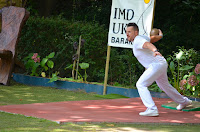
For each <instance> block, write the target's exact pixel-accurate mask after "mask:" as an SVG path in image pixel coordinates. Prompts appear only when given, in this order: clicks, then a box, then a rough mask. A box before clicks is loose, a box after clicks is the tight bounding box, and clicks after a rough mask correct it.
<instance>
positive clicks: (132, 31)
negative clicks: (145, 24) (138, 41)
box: [126, 23, 139, 41]
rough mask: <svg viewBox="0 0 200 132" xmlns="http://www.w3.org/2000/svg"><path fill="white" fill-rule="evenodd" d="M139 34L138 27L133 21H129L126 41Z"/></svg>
mask: <svg viewBox="0 0 200 132" xmlns="http://www.w3.org/2000/svg"><path fill="white" fill-rule="evenodd" d="M138 34H139V28H138V26H137V24H135V23H129V24H128V25H127V28H126V36H127V39H128V41H133V40H134V39H135V37H136V36H137V35H138Z"/></svg>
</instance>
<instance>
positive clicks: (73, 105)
mask: <svg viewBox="0 0 200 132" xmlns="http://www.w3.org/2000/svg"><path fill="white" fill-rule="evenodd" d="M154 101H155V103H156V105H157V106H158V109H159V113H160V116H159V117H143V116H139V115H138V113H139V112H141V111H145V109H146V108H145V107H144V105H143V104H142V102H141V100H140V98H128V99H105V100H87V101H66V102H53V103H35V104H23V105H6V106H0V111H4V112H9V113H16V114H22V115H25V116H32V117H37V118H44V119H47V120H51V121H56V122H58V123H65V122H116V123H169V124H171V123H194V124H196V123H197V124H200V111H191V112H184V111H177V110H171V109H166V108H163V107H161V105H162V104H165V103H168V102H171V100H170V99H164V98H154Z"/></svg>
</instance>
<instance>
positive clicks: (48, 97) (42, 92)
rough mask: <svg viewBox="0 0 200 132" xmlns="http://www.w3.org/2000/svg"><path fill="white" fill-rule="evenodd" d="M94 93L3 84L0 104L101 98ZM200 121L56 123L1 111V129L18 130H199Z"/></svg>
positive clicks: (0, 130) (67, 131) (79, 131)
mask: <svg viewBox="0 0 200 132" xmlns="http://www.w3.org/2000/svg"><path fill="white" fill-rule="evenodd" d="M99 99H102V98H101V97H99V96H96V94H95V93H89V94H88V93H85V92H84V91H81V90H77V91H67V90H61V89H56V88H49V87H35V86H26V85H22V84H18V83H16V82H14V81H12V82H11V86H3V85H0V105H11V104H30V103H44V102H58V101H77V100H99ZM199 127H200V126H199V125H191V124H185V125H173V124H171V125H169V124H168V125H167V124H166V125H164V124H120V123H105V122H103V123H66V124H57V123H55V122H51V121H48V120H45V119H38V118H33V117H26V116H23V115H17V114H10V113H5V112H0V132H5V131H6V132H18V131H26V132H27V131H30V132H32V131H38V132H45V131H48V132H49V131H52V132H61V131H62V132H63V131H66V132H73V131H76V132H77V131H78V132H84V131H94V132H95V131H104V132H120V131H124V132H133V131H134V132H137V131H138V132H144V131H147V132H180V131H181V132H197V131H199Z"/></svg>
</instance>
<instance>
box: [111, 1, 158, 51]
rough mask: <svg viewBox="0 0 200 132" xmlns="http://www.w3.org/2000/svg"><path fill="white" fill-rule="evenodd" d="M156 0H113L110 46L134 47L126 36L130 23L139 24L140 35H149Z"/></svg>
mask: <svg viewBox="0 0 200 132" xmlns="http://www.w3.org/2000/svg"><path fill="white" fill-rule="evenodd" d="M154 3H155V0H112V8H111V16H110V27H109V34H108V46H113V47H122V48H132V42H129V41H128V40H127V38H126V31H125V30H126V27H127V24H128V23H131V22H134V23H136V24H137V25H138V26H139V35H147V36H149V33H150V31H151V28H152V20H153V13H154Z"/></svg>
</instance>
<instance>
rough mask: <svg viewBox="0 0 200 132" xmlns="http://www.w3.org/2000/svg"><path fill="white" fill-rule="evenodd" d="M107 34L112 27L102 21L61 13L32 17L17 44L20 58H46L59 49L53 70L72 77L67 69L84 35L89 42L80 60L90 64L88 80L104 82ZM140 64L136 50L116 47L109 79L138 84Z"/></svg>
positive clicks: (86, 43)
mask: <svg viewBox="0 0 200 132" xmlns="http://www.w3.org/2000/svg"><path fill="white" fill-rule="evenodd" d="M107 34H108V30H107V29H105V28H104V26H100V25H99V24H98V23H92V22H88V23H86V22H81V21H77V22H72V21H68V20H65V19H62V18H61V17H51V18H41V17H30V18H29V19H28V21H27V23H26V25H25V26H24V27H23V30H22V33H21V38H20V41H19V44H18V47H17V48H18V49H17V53H18V58H19V59H20V60H22V59H23V58H24V57H26V56H28V55H29V54H30V53H38V54H39V55H40V56H41V58H45V57H46V56H47V55H49V54H50V53H51V52H55V57H54V58H52V61H53V62H54V63H55V65H54V69H53V70H51V72H52V73H53V72H55V71H59V73H60V74H59V76H61V77H71V70H67V71H66V70H64V68H65V67H66V66H67V65H70V64H72V63H73V61H72V56H73V54H75V50H74V49H73V43H74V42H78V41H79V36H80V35H81V37H82V39H85V41H86V42H85V44H84V46H83V47H82V48H81V55H80V62H85V63H89V64H90V67H89V69H88V70H87V74H88V79H87V80H88V81H96V82H103V80H104V74H105V64H106V55H107V54H106V53H107ZM136 65H139V63H138V62H137V60H136V58H135V57H133V54H132V50H130V49H122V48H112V50H111V59H110V68H109V78H108V83H109V84H113V83H114V82H118V83H120V84H123V85H130V84H131V85H132V84H134V83H135V82H136V80H137V79H138V77H139V75H140V72H141V71H142V70H143V68H141V67H140V65H139V67H140V68H139V69H138V66H136ZM136 68H137V70H136ZM116 71H117V72H116ZM50 74H51V73H50Z"/></svg>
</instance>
